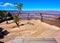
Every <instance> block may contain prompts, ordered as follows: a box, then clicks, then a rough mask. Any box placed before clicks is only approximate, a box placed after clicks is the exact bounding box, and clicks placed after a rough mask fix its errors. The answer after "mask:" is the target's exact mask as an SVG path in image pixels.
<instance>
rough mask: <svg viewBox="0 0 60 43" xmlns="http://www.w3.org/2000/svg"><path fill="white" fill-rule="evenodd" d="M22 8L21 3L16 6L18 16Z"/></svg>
mask: <svg viewBox="0 0 60 43" xmlns="http://www.w3.org/2000/svg"><path fill="white" fill-rule="evenodd" d="M22 6H23V4H22V3H18V4H16V9H17V10H18V15H19V14H21V10H22Z"/></svg>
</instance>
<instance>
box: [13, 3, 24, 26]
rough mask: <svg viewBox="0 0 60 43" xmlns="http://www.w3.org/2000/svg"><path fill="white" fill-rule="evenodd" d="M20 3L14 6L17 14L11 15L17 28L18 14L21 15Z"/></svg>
mask: <svg viewBox="0 0 60 43" xmlns="http://www.w3.org/2000/svg"><path fill="white" fill-rule="evenodd" d="M22 5H23V4H22V3H18V4H16V8H17V10H18V14H13V15H12V16H13V20H14V22H15V23H16V25H17V26H19V23H18V22H19V14H21V10H22Z"/></svg>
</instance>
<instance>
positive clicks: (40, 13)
mask: <svg viewBox="0 0 60 43" xmlns="http://www.w3.org/2000/svg"><path fill="white" fill-rule="evenodd" d="M40 16H41V21H42V22H43V16H42V13H40Z"/></svg>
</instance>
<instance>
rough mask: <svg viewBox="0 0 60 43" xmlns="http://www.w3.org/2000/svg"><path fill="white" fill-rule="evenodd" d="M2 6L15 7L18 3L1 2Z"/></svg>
mask: <svg viewBox="0 0 60 43" xmlns="http://www.w3.org/2000/svg"><path fill="white" fill-rule="evenodd" d="M0 6H1V7H6V6H11V7H14V6H16V5H14V4H12V3H4V4H0Z"/></svg>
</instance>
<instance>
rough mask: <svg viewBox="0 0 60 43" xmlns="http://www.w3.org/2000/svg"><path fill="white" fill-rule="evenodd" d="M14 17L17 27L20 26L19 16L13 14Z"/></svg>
mask: <svg viewBox="0 0 60 43" xmlns="http://www.w3.org/2000/svg"><path fill="white" fill-rule="evenodd" d="M12 16H13V20H14V22H15V23H16V25H17V26H19V23H18V22H19V18H18V15H17V14H13V15H12Z"/></svg>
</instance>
